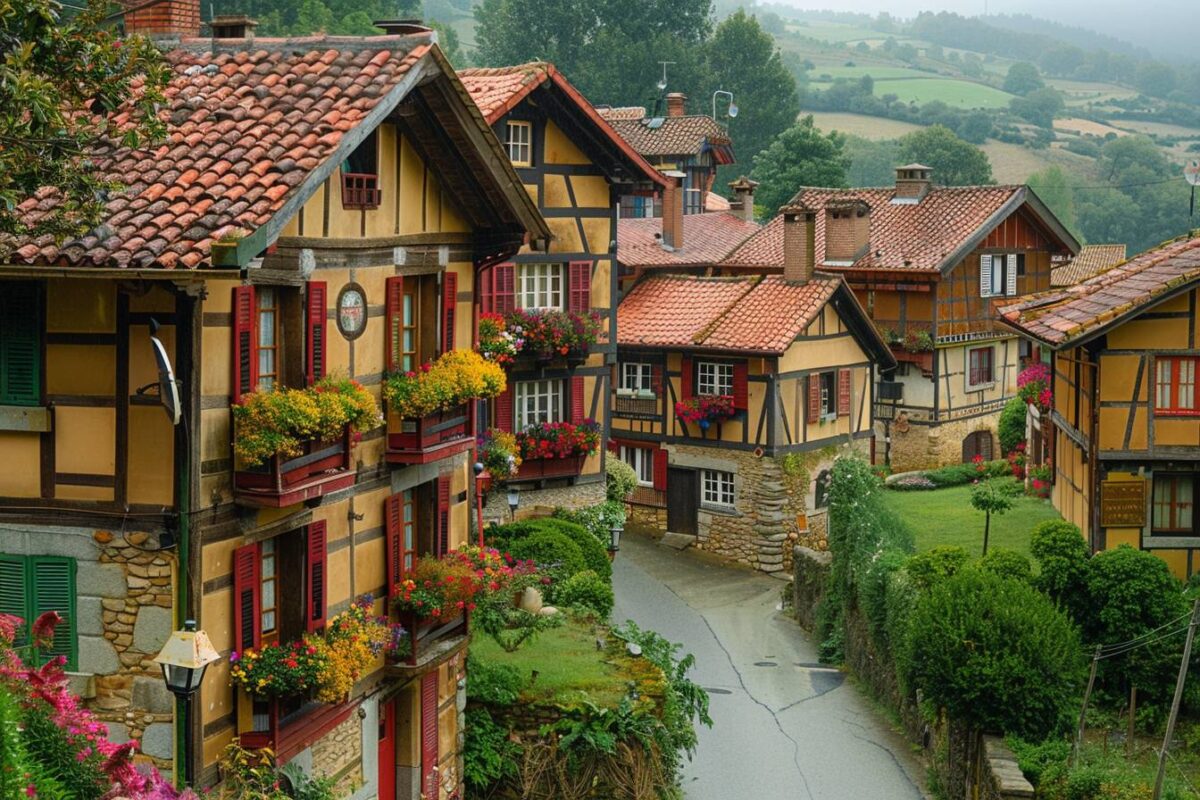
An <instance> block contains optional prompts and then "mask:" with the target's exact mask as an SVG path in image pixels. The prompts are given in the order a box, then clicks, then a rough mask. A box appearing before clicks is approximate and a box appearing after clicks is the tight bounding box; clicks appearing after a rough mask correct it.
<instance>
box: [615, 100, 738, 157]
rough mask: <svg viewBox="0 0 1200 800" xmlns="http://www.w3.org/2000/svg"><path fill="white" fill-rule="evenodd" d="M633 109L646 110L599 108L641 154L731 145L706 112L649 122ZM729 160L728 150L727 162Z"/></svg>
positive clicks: (677, 153) (680, 152) (683, 152)
mask: <svg viewBox="0 0 1200 800" xmlns="http://www.w3.org/2000/svg"><path fill="white" fill-rule="evenodd" d="M635 110H636V111H641V112H643V114H644V113H645V109H641V108H637V107H632V108H602V109H600V110H599V111H600V116H602V117H604V118H605V119H607V120H608V121H609V123H610V124H611V125H612V126H613V128H615V129H616V131H617V133H619V134H621V136H623V137H625V141H627V142H629V143H630V144H631V145H633V149H634V150H637V151H638V152H639V153H641V154H642V155H644V156H683V155H696V154H698V153H701V152H703V151H704V150H705V149H706V148H709V147H724V148H730V147H731V146H732V144H733V142H732V140H731V139H730V138H729V134H728V133H727V132H726V131H725V129H724V128H722V127H721V125H720V124H719V123H718V122H717V121H716V120H715V119H713V118H712V117H710V116H707V115H705V114H688V115H686V116H682V117H656V118H655V119H654V121H651V120H650V119H648V118H643V117H642V116H634V115H633V113H632V112H634V111H635ZM658 120H661V123H660V122H658ZM732 162H733V159H732V153H731V154H730V158H729V163H732Z"/></svg>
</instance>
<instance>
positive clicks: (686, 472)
mask: <svg viewBox="0 0 1200 800" xmlns="http://www.w3.org/2000/svg"><path fill="white" fill-rule="evenodd" d="M698 474H699V473H697V472H696V470H694V469H675V468H674V467H671V468H669V469H668V470H667V530H668V531H670V532H671V533H684V534H687V535H688V536H695V535H696V534H697V533H699V530H700V529H699V527H698V525H697V521H696V518H697V514H698V512H699V510H700V485H699V482H698V481H697V475H698Z"/></svg>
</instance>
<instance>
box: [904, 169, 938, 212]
mask: <svg viewBox="0 0 1200 800" xmlns="http://www.w3.org/2000/svg"><path fill="white" fill-rule="evenodd" d="M932 182H933V167H927V166H925V165H924V164H906V165H905V166H903V167H897V168H896V200H900V201H902V202H903V201H908V202H913V203H919V202H921V200H922V199H923V198H924V197H925V195H927V194H929V187H930V185H931V184H932Z"/></svg>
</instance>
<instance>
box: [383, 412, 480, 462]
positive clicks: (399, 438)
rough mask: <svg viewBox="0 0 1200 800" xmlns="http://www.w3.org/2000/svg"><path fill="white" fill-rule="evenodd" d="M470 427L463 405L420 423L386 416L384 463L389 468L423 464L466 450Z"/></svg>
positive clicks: (472, 437)
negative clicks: (385, 453) (385, 461)
mask: <svg viewBox="0 0 1200 800" xmlns="http://www.w3.org/2000/svg"><path fill="white" fill-rule="evenodd" d="M473 427H474V426H473V425H472V424H471V409H470V406H469V404H467V403H464V404H462V405H459V406H455V407H454V408H451V409H448V410H446V411H438V412H435V413H433V414H429V415H427V416H424V417H421V418H420V419H405V418H402V417H400V416H399V415H398V414H394V413H389V414H388V433H387V460H388V462H389V463H392V464H427V463H429V462H430V461H435V460H437V459H439V458H446V457H447V456H452V455H454V454H455V453H461V452H463V451H464V450H469V449H470V448H471V446H472V445H473V444H474V431H473Z"/></svg>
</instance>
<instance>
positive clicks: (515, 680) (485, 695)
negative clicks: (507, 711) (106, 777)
mask: <svg viewBox="0 0 1200 800" xmlns="http://www.w3.org/2000/svg"><path fill="white" fill-rule="evenodd" d="M524 680H525V679H524V678H523V677H522V676H521V674H520V673H518V672H517V670H516V668H515V667H512V666H509V665H508V664H495V663H492V662H491V661H484V660H481V659H478V658H474V657H472V656H468V657H467V697H468V698H469V699H470V700H472V701H476V702H480V703H484V704H486V705H492V706H511V705H513V704H514V703H516V702H517V700H518V699H519V698H520V696H521V687H522V686H523V685H524Z"/></svg>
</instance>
